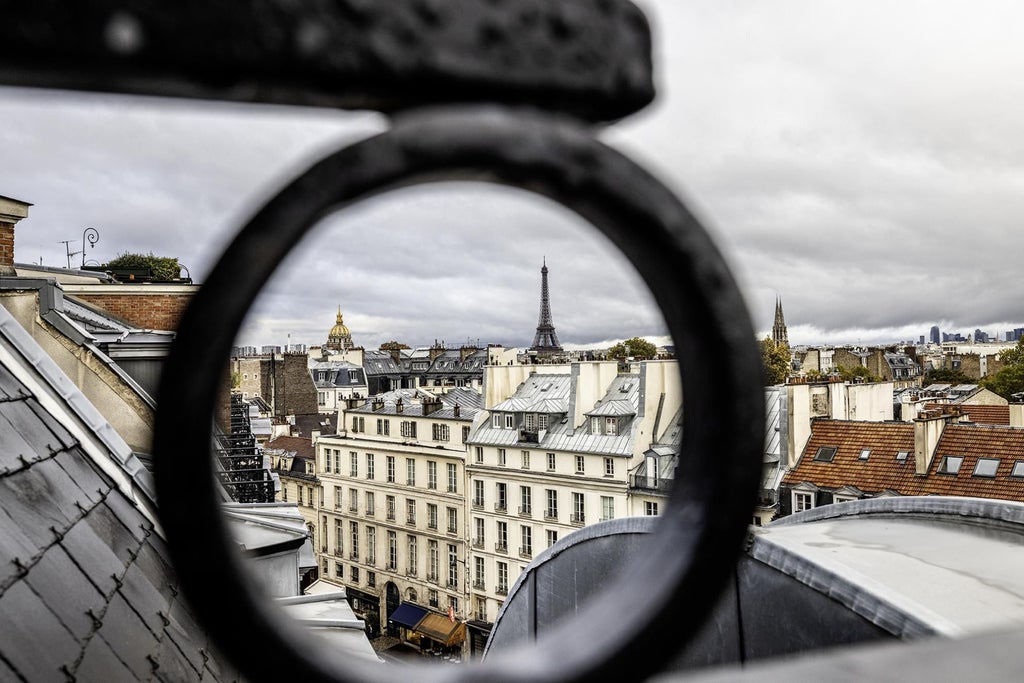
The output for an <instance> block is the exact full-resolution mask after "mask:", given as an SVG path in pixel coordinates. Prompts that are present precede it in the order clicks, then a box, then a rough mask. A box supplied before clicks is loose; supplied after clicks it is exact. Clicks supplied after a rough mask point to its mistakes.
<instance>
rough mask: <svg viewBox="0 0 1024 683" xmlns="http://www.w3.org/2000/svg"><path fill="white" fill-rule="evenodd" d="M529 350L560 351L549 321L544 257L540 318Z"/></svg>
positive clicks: (546, 271) (549, 310) (539, 351)
mask: <svg viewBox="0 0 1024 683" xmlns="http://www.w3.org/2000/svg"><path fill="white" fill-rule="evenodd" d="M530 350H531V351H536V352H537V354H538V355H541V356H543V355H551V354H555V353H561V352H562V346H561V345H560V344H559V343H558V335H557V334H555V324H554V323H553V322H552V321H551V298H550V297H549V296H548V262H547V259H544V263H543V266H542V267H541V269H540V320H539V321H538V322H537V334H535V335H534V336H533V346H531V347H530Z"/></svg>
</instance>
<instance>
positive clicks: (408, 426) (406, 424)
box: [402, 420, 416, 439]
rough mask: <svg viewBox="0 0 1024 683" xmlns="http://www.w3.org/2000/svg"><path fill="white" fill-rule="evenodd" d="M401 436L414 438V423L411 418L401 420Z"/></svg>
mask: <svg viewBox="0 0 1024 683" xmlns="http://www.w3.org/2000/svg"><path fill="white" fill-rule="evenodd" d="M402 436H404V437H406V438H408V439H415V438H416V423H415V422H413V421H411V420H403V421H402Z"/></svg>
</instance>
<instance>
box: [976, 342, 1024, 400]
mask: <svg viewBox="0 0 1024 683" xmlns="http://www.w3.org/2000/svg"><path fill="white" fill-rule="evenodd" d="M1001 360H1003V361H1004V362H1005V363H1006V366H1005V367H1004V368H1003V369H1002V370H1000V371H999V372H997V373H996V374H994V375H990V376H988V377H986V378H984V379H983V380H981V382H980V384H981V386H983V387H985V388H986V389H990V390H991V391H994V392H996V393H997V394H999V395H1000V396H1002V397H1003V398H1005V399H1009V398H1010V397H1011V395H1012V394H1016V393H1019V392H1022V391H1024V339H1020V340H1019V341H1018V342H1017V345H1016V346H1015V347H1013V348H1012V349H1010V350H1009V351H1006V352H1004V353H1002V354H1001Z"/></svg>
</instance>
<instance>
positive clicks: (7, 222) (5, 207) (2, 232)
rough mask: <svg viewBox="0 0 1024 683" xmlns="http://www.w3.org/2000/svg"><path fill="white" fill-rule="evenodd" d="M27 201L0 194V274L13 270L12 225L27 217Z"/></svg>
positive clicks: (12, 272) (12, 271) (7, 273)
mask: <svg viewBox="0 0 1024 683" xmlns="http://www.w3.org/2000/svg"><path fill="white" fill-rule="evenodd" d="M30 206H32V205H31V204H29V203H28V202H23V201H20V200H18V199H11V198H10V197H4V196H2V195H0V275H15V274H16V273H15V272H14V225H15V224H16V223H17V222H18V221H20V220H21V219H22V218H26V217H28V207H30Z"/></svg>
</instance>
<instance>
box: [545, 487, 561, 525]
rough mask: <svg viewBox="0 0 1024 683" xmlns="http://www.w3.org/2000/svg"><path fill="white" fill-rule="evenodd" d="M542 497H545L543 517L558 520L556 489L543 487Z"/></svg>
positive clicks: (553, 520)
mask: <svg viewBox="0 0 1024 683" xmlns="http://www.w3.org/2000/svg"><path fill="white" fill-rule="evenodd" d="M544 497H545V498H546V499H547V505H546V507H545V508H544V519H546V520H548V521H551V522H557V521H558V491H557V489H544Z"/></svg>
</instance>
